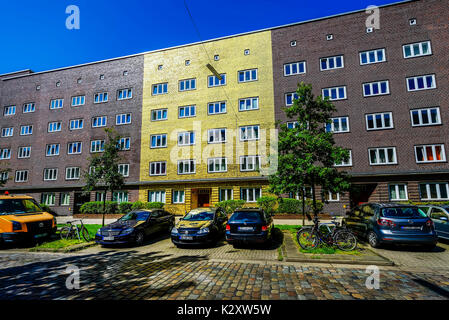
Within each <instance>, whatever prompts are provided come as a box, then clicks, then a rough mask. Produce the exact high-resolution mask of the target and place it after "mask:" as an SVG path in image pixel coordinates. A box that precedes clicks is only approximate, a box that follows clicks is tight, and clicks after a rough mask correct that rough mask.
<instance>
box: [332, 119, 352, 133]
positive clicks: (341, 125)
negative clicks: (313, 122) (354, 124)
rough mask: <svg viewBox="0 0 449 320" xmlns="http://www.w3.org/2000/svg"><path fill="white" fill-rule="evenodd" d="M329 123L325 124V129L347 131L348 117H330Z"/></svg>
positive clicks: (335, 131) (336, 131)
mask: <svg viewBox="0 0 449 320" xmlns="http://www.w3.org/2000/svg"><path fill="white" fill-rule="evenodd" d="M330 120H331V123H327V124H326V131H327V132H333V133H343V132H349V117H336V118H331V119H330Z"/></svg>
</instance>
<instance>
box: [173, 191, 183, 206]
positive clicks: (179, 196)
mask: <svg viewBox="0 0 449 320" xmlns="http://www.w3.org/2000/svg"><path fill="white" fill-rule="evenodd" d="M172 202H173V203H174V204H176V203H184V202H185V193H184V190H173V192H172Z"/></svg>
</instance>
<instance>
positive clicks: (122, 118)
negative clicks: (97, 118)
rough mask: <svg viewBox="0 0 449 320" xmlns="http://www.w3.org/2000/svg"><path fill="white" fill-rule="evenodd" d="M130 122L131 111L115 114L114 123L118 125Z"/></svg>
mask: <svg viewBox="0 0 449 320" xmlns="http://www.w3.org/2000/svg"><path fill="white" fill-rule="evenodd" d="M130 123H131V113H123V114H118V115H116V116H115V124H116V125H118V126H120V125H123V124H130Z"/></svg>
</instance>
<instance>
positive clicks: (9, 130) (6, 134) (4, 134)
mask: <svg viewBox="0 0 449 320" xmlns="http://www.w3.org/2000/svg"><path fill="white" fill-rule="evenodd" d="M13 135H14V128H2V138H6V137H12V136H13Z"/></svg>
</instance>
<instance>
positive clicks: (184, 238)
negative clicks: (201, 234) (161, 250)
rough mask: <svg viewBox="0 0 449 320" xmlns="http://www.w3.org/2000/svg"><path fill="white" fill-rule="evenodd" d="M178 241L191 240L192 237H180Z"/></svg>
mask: <svg viewBox="0 0 449 320" xmlns="http://www.w3.org/2000/svg"><path fill="white" fill-rule="evenodd" d="M180 239H181V240H193V237H190V236H181V237H180Z"/></svg>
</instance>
